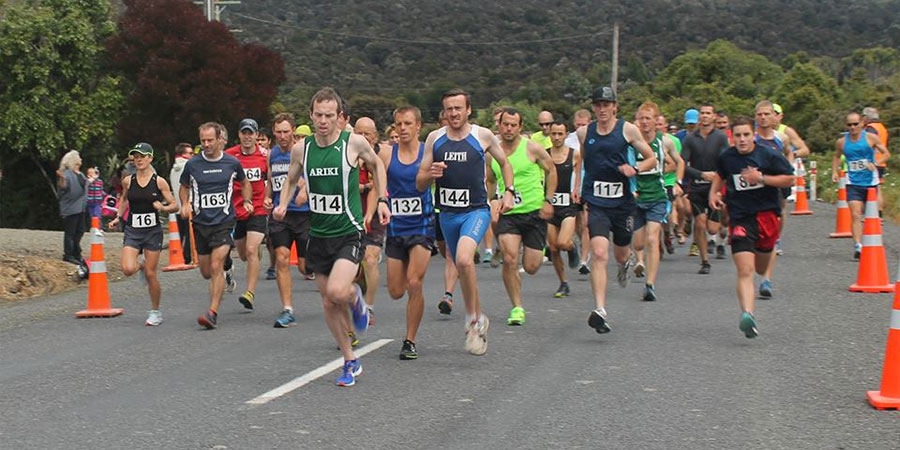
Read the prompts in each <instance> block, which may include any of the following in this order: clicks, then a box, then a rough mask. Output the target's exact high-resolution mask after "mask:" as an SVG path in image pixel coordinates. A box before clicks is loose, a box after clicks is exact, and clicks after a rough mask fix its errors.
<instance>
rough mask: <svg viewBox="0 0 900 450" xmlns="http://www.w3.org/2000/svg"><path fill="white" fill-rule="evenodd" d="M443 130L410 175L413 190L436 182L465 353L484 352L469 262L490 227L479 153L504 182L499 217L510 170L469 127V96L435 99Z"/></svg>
mask: <svg viewBox="0 0 900 450" xmlns="http://www.w3.org/2000/svg"><path fill="white" fill-rule="evenodd" d="M441 104H442V105H443V111H444V117H445V119H446V120H447V126H446V127H441V128H439V129H437V130H435V131H432V132H431V133H429V134H428V138H427V139H426V140H425V154H424V155H423V156H422V163H421V165H420V167H419V173H418V175H417V176H416V189H418V190H424V189H426V188H428V186H430V185H431V183H432V182H434V183H435V184H436V199H437V203H438V205H439V206H440V208H441V228H442V230H443V234H444V237H445V239H446V241H447V250H448V252H449V254H450V257H451V258H452V259H453V260H454V261H456V268H457V270H458V272H459V279H460V285H461V287H462V292H463V299H464V300H465V303H466V325H465V330H466V345H465V348H466V350H467V351H468V352H469V353H472V354H474V355H483V354H484V353H485V352H486V351H487V330H488V325H489V323H490V322H489V320H488V318H487V316H485V315H484V314H482V312H481V303H480V300H479V296H478V280H477V278H476V274H475V265H474V261H473V258H474V256H475V250H476V248H477V247H478V243H479V242H481V239H482V238H483V237H484V232H485V230H487V227H488V226H490V223H489V222H490V220H491V217H490V215H491V214H490V209H489V207H488V196H487V192H486V189H485V186H484V181H485V152H489V153H490V154H491V156H492V157H494V158H495V159H496V160H497V163H498V164H499V165H500V170H501V173H502V174H503V179H504V180H509V183H507V185H506V191H505V192H504V193H503V201H502V202H501V204H500V209H499V213H500V214H502V213H504V212H506V211H509V210H510V209H512V207H513V195H514V193H515V186H514V184H513V173H512V167H511V166H510V165H509V163H508V162H507V160H506V154H505V153H504V152H503V150H502V149H501V148H500V143H499V142H498V141H497V137H496V136H494V134H493V133H491V131H490V130H488V129H486V128H482V127H480V126H478V125H475V124H470V123H469V116H470V115H471V114H472V106H471V104H470V102H469V94H468V93H467V92H466V91H463V90H461V89H451V90H450V91H447V92H446V93H444V95H443V97H442V98H441Z"/></svg>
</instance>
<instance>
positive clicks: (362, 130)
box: [353, 117, 378, 146]
mask: <svg viewBox="0 0 900 450" xmlns="http://www.w3.org/2000/svg"><path fill="white" fill-rule="evenodd" d="M353 132H354V133H356V134H359V135H362V136H363V137H364V138H366V140H367V141H369V145H371V146H374V145H375V143H376V142H378V128H376V127H375V121H374V120H372V119H370V118H368V117H360V118H359V119H358V120H357V121H356V126H354V127H353Z"/></svg>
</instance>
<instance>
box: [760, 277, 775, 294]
mask: <svg viewBox="0 0 900 450" xmlns="http://www.w3.org/2000/svg"><path fill="white" fill-rule="evenodd" d="M759 298H772V282H771V281H769V280H763V281H762V283H759Z"/></svg>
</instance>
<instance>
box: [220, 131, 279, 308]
mask: <svg viewBox="0 0 900 450" xmlns="http://www.w3.org/2000/svg"><path fill="white" fill-rule="evenodd" d="M258 135H259V125H257V123H256V121H255V120H253V119H244V120H242V121H241V123H240V125H239V132H238V136H239V138H240V144H239V145H236V146H234V147H231V148H229V149H227V150H225V154H227V155H231V156H234V157H235V158H237V160H238V161H239V162H240V163H241V167H243V168H244V177H245V178H246V179H247V180H249V181H250V188H251V189H252V190H253V192H252V193H251V195H252V199H253V212H252V213H250V212H245V211H244V210H243V209H241V208H239V206H240V203H241V202H242V201H243V199H242V198H241V197H240V195H241V192H242V189H241V183H238V182H235V185H234V192H235V195H234V197H233V201H234V212H235V214H236V215H237V222H236V224H235V226H234V234H233V236H234V243H235V246H236V247H237V250H238V255H239V256H240V257H241V261H244V262H246V263H247V290H246V291H244V293H243V294H241V296H240V297H238V301H239V302H240V303H241V305H243V306H244V308H246V309H249V310H252V309H253V303H254V294H253V293H254V292H255V291H256V283H257V282H258V281H259V246H260V244H262V241H263V238H264V237H265V236H266V215H267V214H268V211H267V210H266V208H264V207H263V202H264V200H265V198H266V180H267V179H268V170H269V168H268V160H267V158H266V155H265V154H264V153H263V152H262V149H261V148H260V146H259V144H257V143H256V138H257V137H258Z"/></svg>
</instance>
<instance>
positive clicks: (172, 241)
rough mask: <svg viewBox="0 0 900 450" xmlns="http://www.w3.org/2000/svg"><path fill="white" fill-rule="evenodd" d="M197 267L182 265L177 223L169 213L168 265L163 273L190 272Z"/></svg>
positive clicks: (182, 256)
mask: <svg viewBox="0 0 900 450" xmlns="http://www.w3.org/2000/svg"><path fill="white" fill-rule="evenodd" d="M195 267H197V266H195V265H191V264H185V263H184V251H183V250H182V248H181V235H180V234H178V221H177V220H176V218H175V213H169V265H168V266H166V267H163V272H171V271H173V270H190V269H193V268H195Z"/></svg>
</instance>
